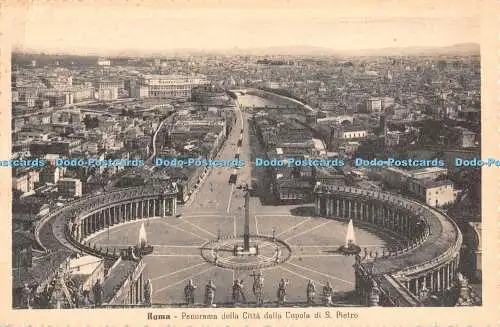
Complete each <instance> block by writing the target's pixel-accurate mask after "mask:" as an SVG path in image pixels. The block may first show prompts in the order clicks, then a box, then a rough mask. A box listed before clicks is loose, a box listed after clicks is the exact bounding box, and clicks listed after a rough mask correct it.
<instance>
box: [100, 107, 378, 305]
mask: <svg viewBox="0 0 500 327" xmlns="http://www.w3.org/2000/svg"><path fill="white" fill-rule="evenodd" d="M247 115H248V114H247V113H244V112H241V111H240V110H237V117H238V119H237V123H236V125H235V126H234V127H233V130H232V133H231V134H230V136H229V138H228V140H227V141H226V143H225V145H224V147H223V148H222V150H221V152H220V153H219V156H218V158H220V159H230V158H232V157H233V156H234V154H235V153H236V152H239V153H240V156H241V158H242V159H243V160H246V161H247V163H249V162H250V158H251V156H252V154H253V155H254V156H255V155H258V153H259V152H260V151H262V150H261V149H259V147H258V144H257V141H256V139H255V137H254V136H253V135H251V131H250V133H249V130H250V128H249V127H248V124H247V118H248V116H247ZM241 130H244V135H245V136H244V138H243V142H242V145H241V146H240V147H238V146H237V140H238V139H239V137H240V133H241ZM250 143H252V146H250ZM233 172H234V169H232V168H214V169H212V170H210V173H209V174H208V175H207V176H206V178H205V179H204V180H203V181H202V182H201V183H200V186H199V188H197V189H196V191H195V193H194V194H193V195H192V198H191V200H190V201H188V203H187V204H186V205H184V206H180V207H179V212H180V213H181V214H182V217H181V218H177V217H166V218H150V219H149V220H144V221H135V222H130V223H127V224H124V225H119V226H114V227H112V228H110V229H109V231H108V230H104V231H102V232H101V233H100V234H98V235H96V237H94V238H93V239H92V240H91V242H92V243H96V244H97V246H98V247H99V246H102V247H109V248H113V247H117V248H125V247H128V246H134V245H136V244H137V242H138V237H139V228H140V224H141V223H142V222H144V224H145V227H146V232H147V236H148V243H149V244H151V245H153V246H154V252H153V253H152V254H151V255H148V256H146V257H145V259H144V260H145V262H146V274H147V276H146V278H150V279H151V280H152V282H153V302H155V303H167V304H181V303H184V287H185V286H186V284H187V282H188V280H189V279H192V280H193V281H194V283H195V284H196V285H197V286H198V289H197V290H196V293H195V302H197V303H203V300H204V289H205V285H206V284H207V283H208V281H209V280H213V281H214V283H215V286H216V287H217V290H216V294H215V300H214V302H215V303H231V302H232V297H231V296H232V284H233V281H234V280H235V279H238V280H243V285H244V294H245V296H246V300H247V301H248V302H249V303H250V304H251V303H252V302H255V300H256V299H255V296H254V295H253V294H252V285H253V277H252V276H251V275H252V274H253V273H254V269H248V266H249V265H250V266H252V264H254V266H255V267H259V266H262V267H259V269H257V268H256V269H255V272H258V271H259V270H260V271H261V272H262V274H263V277H264V294H263V295H264V301H265V302H276V300H277V287H278V283H279V281H280V279H282V278H283V279H285V280H288V281H289V283H288V287H287V301H289V302H305V301H306V286H307V282H308V281H309V280H313V281H314V282H315V284H316V293H317V301H320V298H319V295H320V293H321V288H322V286H323V285H324V284H325V283H326V282H327V281H329V282H330V283H331V284H332V286H333V288H334V290H335V292H349V291H352V290H354V269H353V267H352V266H353V264H354V257H348V256H344V255H342V254H340V253H338V252H337V250H338V248H339V246H341V245H342V244H344V242H345V235H346V231H347V223H346V222H341V221H336V220H332V219H324V218H319V217H311V216H307V215H311V214H312V211H311V210H310V209H311V208H310V207H303V208H302V209H303V210H297V208H298V207H299V206H298V205H267V204H263V202H264V200H266V199H265V198H266V197H267V196H268V195H267V194H266V192H265V190H264V188H263V187H262V186H263V185H265V182H266V174H265V170H264V169H257V168H256V167H255V166H254V165H252V164H247V165H245V166H244V167H243V168H241V169H239V170H238V171H237V173H238V182H237V185H242V184H243V183H248V182H249V181H250V180H251V179H254V180H256V181H257V184H258V185H259V189H258V191H259V192H258V193H260V194H261V196H260V197H251V198H250V201H249V212H250V215H249V226H250V234H251V235H253V236H257V237H258V239H257V238H256V237H254V239H252V238H251V239H250V242H251V243H252V242H253V243H259V244H258V245H259V247H260V249H259V254H258V256H257V257H250V256H249V257H247V258H246V259H245V258H238V257H236V258H235V257H234V255H233V254H232V252H231V251H230V250H231V247H232V246H234V244H236V243H237V242H236V243H235V242H234V238H236V237H240V240H241V243H243V239H242V238H241V236H242V235H243V233H244V214H245V209H244V194H245V193H244V191H243V190H241V189H239V187H237V185H234V184H232V185H229V184H228V180H229V176H230V175H231V173H233ZM262 194H266V195H264V196H262ZM299 212H300V213H299ZM273 230H274V236H275V239H276V240H277V243H273V242H267V241H266V237H267V238H271V239H272V236H273ZM355 234H356V241H357V243H358V245H359V246H361V247H362V248H364V247H366V248H368V249H369V248H376V247H378V248H380V247H382V246H384V245H386V240H387V239H384V238H382V237H379V236H376V235H374V234H372V233H371V232H368V231H365V230H363V229H360V228H358V227H356V226H355ZM218 239H222V240H223V241H221V242H218V241H217V240H218ZM276 247H279V248H280V249H281V250H280V252H281V253H280V254H277V253H275V252H276V251H275V249H276ZM214 252H217V257H218V260H217V261H218V262H215V261H216V260H214V256H215V254H214ZM276 256H278V257H279V260H276ZM273 261H274V262H273ZM238 262H239V263H240V264H238ZM263 263H264V264H263ZM245 266H247V267H245ZM236 268H244V269H236Z"/></svg>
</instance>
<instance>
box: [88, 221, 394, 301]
mask: <svg viewBox="0 0 500 327" xmlns="http://www.w3.org/2000/svg"><path fill="white" fill-rule="evenodd" d="M243 221H244V217H243V215H231V216H220V215H211V214H205V215H203V214H199V215H192V216H184V217H182V218H174V217H168V218H151V219H149V220H138V221H135V222H131V223H128V224H125V225H120V226H115V227H112V228H110V229H109V231H107V230H105V231H103V232H101V233H100V234H98V235H96V236H95V237H94V238H93V239H92V240H91V242H92V243H96V244H97V246H98V247H99V246H102V247H110V248H113V247H117V248H124V247H128V246H134V245H136V244H137V242H138V238H139V229H140V225H141V224H142V223H144V225H145V228H146V232H147V240H148V243H149V244H151V245H153V246H154V251H153V253H152V254H151V255H148V256H146V257H145V262H146V275H147V278H149V279H151V281H152V282H153V293H154V295H153V302H154V303H166V304H171V305H174V304H175V305H176V304H182V303H183V302H184V287H185V285H186V284H187V282H188V280H189V279H192V280H193V282H194V284H195V285H197V286H198V289H197V291H196V293H195V301H196V302H197V303H202V302H203V299H204V287H205V285H206V284H207V282H208V281H209V280H213V281H214V283H215V286H216V287H217V291H216V295H215V301H214V302H215V303H231V301H232V299H231V295H232V281H233V280H235V279H238V280H243V285H244V294H245V296H246V300H247V301H248V302H249V303H252V302H254V301H255V296H254V295H253V294H252V284H253V277H252V276H251V275H252V274H253V272H254V271H253V270H239V269H228V268H222V267H219V266H216V265H215V264H214V263H213V262H209V261H207V260H205V259H204V258H203V257H202V255H201V253H202V251H201V249H202V247H203V246H204V245H205V244H207V243H208V242H210V241H214V240H217V238H219V237H220V238H228V237H234V236H235V235H242V234H243ZM250 222H251V223H250V234H251V235H256V236H272V235H273V230H274V234H275V237H276V239H277V240H280V241H282V242H284V243H286V244H287V245H288V246H289V247H290V249H291V255H290V257H289V258H288V259H287V260H286V261H285V262H280V263H276V264H271V266H270V267H269V266H268V267H266V268H263V269H260V271H261V272H262V274H263V277H264V300H265V302H275V301H276V299H277V296H276V292H277V287H278V283H279V281H280V279H281V278H283V279H285V280H288V281H289V284H288V288H287V301H288V302H304V301H306V285H307V282H308V281H309V280H312V281H313V282H314V283H315V285H316V289H317V294H320V289H321V287H322V285H324V284H325V283H326V282H327V281H329V282H330V283H331V284H332V286H333V288H334V290H335V292H336V293H337V294H343V293H345V292H349V291H352V290H354V270H353V268H352V265H353V264H354V258H353V257H352V256H344V255H342V254H340V253H338V252H337V249H338V248H339V246H341V245H342V244H344V238H345V233H346V229H347V224H346V223H344V222H340V221H336V220H332V219H324V218H317V217H304V216H293V215H286V214H282V215H280V214H275V215H252V216H251V219H250ZM355 234H356V241H357V243H358V244H359V245H360V246H361V247H362V248H365V247H366V248H373V247H381V246H384V245H385V244H386V240H383V239H382V238H381V237H379V236H376V235H374V234H372V233H370V232H368V231H366V230H363V229H361V228H358V227H356V226H355ZM272 255H273V253H272V251H267V252H266V251H265V250H261V253H259V256H262V257H265V258H264V259H266V258H269V259H272ZM226 256H227V255H226ZM229 256H232V254H229ZM221 257H222V255H221ZM318 300H319V299H318Z"/></svg>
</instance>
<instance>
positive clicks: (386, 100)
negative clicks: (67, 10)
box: [2, 43, 482, 309]
mask: <svg viewBox="0 0 500 327" xmlns="http://www.w3.org/2000/svg"><path fill="white" fill-rule="evenodd" d="M479 54H480V53H479V45H478V44H472V43H468V44H457V45H454V46H448V47H441V48H439V47H436V48H432V49H427V50H425V49H424V50H422V49H414V51H410V50H408V49H406V51H405V53H404V54H400V55H397V54H395V55H392V54H383V55H359V56H357V55H352V56H335V55H321V54H318V55H313V54H309V55H293V54H286V55H279V54H267V55H266V54H262V55H260V54H245V53H230V54H209V53H205V54H186V55H170V56H162V57H154V56H153V57H146V56H139V57H132V56H130V57H126V56H118V57H113V56H108V55H99V54H96V55H93V56H85V55H70V54H49V53H41V52H32V53H29V52H26V51H22V52H21V51H19V52H13V53H12V69H11V70H12V131H11V135H12V158H11V159H10V160H4V161H2V166H9V167H11V169H12V280H13V281H12V295H13V298H12V299H13V303H12V306H13V308H16V309H46V308H57V309H67V308H97V307H102V308H137V307H153V308H155V307H157V308H161V307H170V308H189V307H192V308H197V307H198V308H201V307H285V308H288V307H315V306H316V307H328V306H330V307H347V306H348V307H372V306H381V307H416V306H431V307H443V306H447V307H452V306H480V305H482V295H481V293H482V292H481V251H482V250H481V168H480V166H481V164H480V163H478V160H477V158H479V157H480V155H481V151H480V149H481V139H480V135H481V94H480V89H481V87H480V86H481V85H480V56H479Z"/></svg>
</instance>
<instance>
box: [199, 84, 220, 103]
mask: <svg viewBox="0 0 500 327" xmlns="http://www.w3.org/2000/svg"><path fill="white" fill-rule="evenodd" d="M191 99H192V100H193V101H195V102H200V103H203V104H211V105H223V104H225V103H226V102H227V101H229V97H228V95H227V93H226V90H225V89H223V88H222V87H220V86H217V85H214V84H210V85H200V86H197V87H195V88H193V89H192V90H191Z"/></svg>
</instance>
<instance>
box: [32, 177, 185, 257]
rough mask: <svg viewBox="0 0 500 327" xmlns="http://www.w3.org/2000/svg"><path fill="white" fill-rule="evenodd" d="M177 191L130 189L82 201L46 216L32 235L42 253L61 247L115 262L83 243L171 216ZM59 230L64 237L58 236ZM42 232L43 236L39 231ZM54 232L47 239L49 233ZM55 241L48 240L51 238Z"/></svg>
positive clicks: (173, 211)
mask: <svg viewBox="0 0 500 327" xmlns="http://www.w3.org/2000/svg"><path fill="white" fill-rule="evenodd" d="M176 200H177V188H176V187H175V185H172V186H170V187H164V186H163V187H132V188H125V189H121V190H117V191H113V192H109V193H107V194H101V195H97V196H89V197H84V198H82V199H79V200H76V201H73V202H71V203H69V204H67V205H66V206H65V207H64V208H62V209H60V210H57V211H55V212H53V213H52V214H50V215H48V216H47V217H46V218H45V219H44V221H43V222H42V223H41V224H40V225H39V226H38V227H37V229H36V231H35V235H36V238H37V241H38V243H39V244H40V245H41V247H42V248H43V249H45V250H50V251H57V250H59V248H61V247H63V246H64V247H66V248H69V249H70V250H82V251H84V252H87V253H89V254H92V255H97V256H100V257H109V258H118V257H119V256H120V254H114V255H112V254H111V253H110V252H109V251H108V250H107V249H104V250H103V249H96V248H92V247H91V245H90V244H89V243H88V242H86V240H87V239H89V238H91V237H93V236H94V235H95V234H96V233H98V232H99V231H102V230H104V229H106V228H108V227H111V226H116V225H118V224H123V223H127V222H130V221H134V220H138V219H146V218H149V217H166V216H173V215H175V213H176V209H177V202H176ZM61 227H63V228H64V233H58V231H59V229H60V228H61ZM43 228H45V233H41V230H42V229H43ZM49 228H50V229H51V231H53V232H54V234H53V235H49V234H50V233H49V232H50V230H47V229H49ZM54 236H55V238H56V240H51V239H50V237H52V238H53V237H54Z"/></svg>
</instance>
